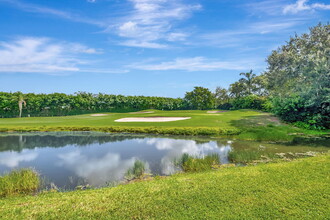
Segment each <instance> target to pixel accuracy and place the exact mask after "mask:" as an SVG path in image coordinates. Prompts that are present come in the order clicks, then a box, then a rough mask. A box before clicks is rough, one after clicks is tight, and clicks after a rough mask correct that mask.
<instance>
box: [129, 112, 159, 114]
mask: <svg viewBox="0 0 330 220" xmlns="http://www.w3.org/2000/svg"><path fill="white" fill-rule="evenodd" d="M150 113H154V112H153V111H142V112H130V114H150Z"/></svg>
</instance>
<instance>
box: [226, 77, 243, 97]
mask: <svg viewBox="0 0 330 220" xmlns="http://www.w3.org/2000/svg"><path fill="white" fill-rule="evenodd" d="M246 90H247V89H246V85H245V84H244V83H243V82H242V81H241V80H240V81H237V82H234V83H232V84H230V86H229V95H230V97H232V98H240V97H243V96H245V95H247V93H246Z"/></svg>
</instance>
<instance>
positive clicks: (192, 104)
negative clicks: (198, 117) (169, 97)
mask: <svg viewBox="0 0 330 220" xmlns="http://www.w3.org/2000/svg"><path fill="white" fill-rule="evenodd" d="M184 100H185V102H186V103H187V106H188V107H189V108H190V109H198V110H203V109H212V108H213V107H214V103H215V98H214V95H213V94H212V93H211V91H210V90H209V89H207V88H203V87H195V88H194V90H193V91H191V92H187V93H186V95H185V98H184Z"/></svg>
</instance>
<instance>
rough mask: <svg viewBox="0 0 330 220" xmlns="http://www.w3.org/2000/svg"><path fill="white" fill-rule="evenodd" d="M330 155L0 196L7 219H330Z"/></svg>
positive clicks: (0, 214)
mask: <svg viewBox="0 0 330 220" xmlns="http://www.w3.org/2000/svg"><path fill="white" fill-rule="evenodd" d="M329 176H330V155H323V156H317V157H314V158H306V159H300V160H296V161H292V162H281V163H275V164H260V165H257V166H249V167H232V168H224V169H220V170H217V171H209V172H203V173H191V174H178V175H174V176H171V177H166V178H155V179H154V180H151V181H144V182H137V183H132V184H128V185H121V186H118V187H114V188H103V189H97V190H86V191H74V192H65V193H46V194H41V195H37V196H25V197H9V198H3V199H0V218H1V219H30V218H36V219H49V218H52V219H90V218H98V219H148V218H150V219H161V218H163V219H326V218H327V217H329V216H330V206H329V201H330V187H329V181H330V179H329Z"/></svg>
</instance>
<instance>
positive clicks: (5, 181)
mask: <svg viewBox="0 0 330 220" xmlns="http://www.w3.org/2000/svg"><path fill="white" fill-rule="evenodd" d="M39 185H40V179H39V174H38V173H37V172H36V171H35V170H32V169H21V170H13V171H11V172H10V173H8V174H6V175H4V176H1V177H0V197H6V196H13V195H20V194H25V195H26V194H31V193H33V192H36V191H37V190H38V188H39Z"/></svg>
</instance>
